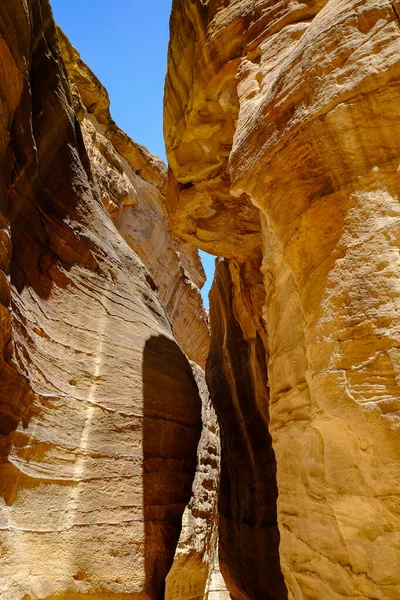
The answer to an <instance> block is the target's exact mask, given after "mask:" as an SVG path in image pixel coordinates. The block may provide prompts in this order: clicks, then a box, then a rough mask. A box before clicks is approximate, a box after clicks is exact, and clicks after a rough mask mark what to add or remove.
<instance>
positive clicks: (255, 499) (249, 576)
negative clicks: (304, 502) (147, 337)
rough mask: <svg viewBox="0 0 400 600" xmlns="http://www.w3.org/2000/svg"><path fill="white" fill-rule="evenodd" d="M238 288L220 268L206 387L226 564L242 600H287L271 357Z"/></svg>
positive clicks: (224, 263) (229, 580) (226, 263)
mask: <svg viewBox="0 0 400 600" xmlns="http://www.w3.org/2000/svg"><path fill="white" fill-rule="evenodd" d="M231 268H232V265H231ZM235 283H236V284H237V282H235V281H234V280H233V279H232V275H231V269H230V265H229V261H222V260H221V261H219V263H218V266H217V270H216V275H215V279H214V283H213V287H212V291H211V295H210V307H211V310H210V319H211V331H212V335H211V349H210V354H209V357H208V365H207V379H208V384H209V388H210V393H211V396H212V398H213V401H214V405H215V408H216V411H217V415H218V419H219V423H220V425H221V441H222V448H221V484H220V486H221V488H220V500H219V511H220V518H219V522H220V542H219V550H220V563H221V569H222V574H223V575H224V577H225V581H226V582H227V585H228V588H229V590H230V592H231V594H232V598H234V599H235V600H244V599H246V600H250V599H254V600H258V599H259V600H261V599H265V600H286V598H287V592H286V587H285V584H284V581H283V576H282V572H281V568H280V562H279V531H278V524H277V511H276V501H277V495H278V490H277V485H276V463H275V456H274V451H273V449H272V440H271V436H270V434H269V431H268V402H269V398H268V376H267V363H266V356H265V350H264V346H263V343H262V339H261V337H260V335H259V333H258V332H257V331H256V330H255V329H253V331H251V330H250V331H249V329H246V322H242V323H241V322H240V316H239V318H238V317H237V316H236V315H237V314H238V311H237V310H235V307H234V302H235V300H234V291H233V287H234V285H235ZM239 283H240V284H241V286H243V285H245V284H246V282H245V281H240V282H239ZM242 291H243V290H236V295H237V293H238V292H239V294H240V292H242ZM239 314H240V313H239ZM238 565H241V566H242V565H246V568H245V569H243V568H238Z"/></svg>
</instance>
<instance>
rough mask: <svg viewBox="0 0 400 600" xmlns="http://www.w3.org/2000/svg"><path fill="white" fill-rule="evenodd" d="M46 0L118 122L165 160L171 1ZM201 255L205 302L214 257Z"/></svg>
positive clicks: (137, 140)
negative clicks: (103, 91)
mask: <svg viewBox="0 0 400 600" xmlns="http://www.w3.org/2000/svg"><path fill="white" fill-rule="evenodd" d="M50 2H51V5H52V7H53V11H54V16H55V19H56V21H57V23H58V24H59V25H60V26H61V28H62V29H63V30H64V32H65V33H66V34H67V36H68V37H69V39H70V40H71V42H72V44H73V45H74V46H75V47H76V48H77V49H78V50H79V52H80V54H81V56H82V59H83V60H84V61H85V62H86V63H87V64H88V65H89V67H90V68H91V69H92V71H93V72H94V73H95V74H96V75H97V77H98V78H99V79H100V81H101V82H102V83H103V85H104V86H105V87H106V89H107V90H108V93H109V95H110V99H111V113H112V116H113V118H114V120H115V121H116V123H118V125H119V126H120V127H121V128H122V129H123V130H124V131H126V133H127V134H128V135H130V136H131V137H132V138H133V139H134V140H135V141H136V142H138V143H139V144H143V145H144V146H146V147H147V148H148V149H149V150H150V151H151V152H152V153H153V154H156V155H157V156H159V157H160V158H162V159H163V160H164V161H166V157H165V147H164V140H163V133H162V114H163V93H164V78H165V71H166V64H167V48H168V38H169V29H168V28H169V14H170V11H171V0H147V2H143V0H114V2H113V3H112V5H111V6H110V0H50ZM201 255H202V260H203V264H204V267H205V270H206V273H207V277H208V281H207V283H206V285H205V286H204V288H203V290H202V294H203V298H204V301H205V304H206V306H208V299H207V295H208V289H209V286H210V284H211V283H212V281H211V280H212V278H213V272H214V257H213V256H209V255H206V254H204V253H201Z"/></svg>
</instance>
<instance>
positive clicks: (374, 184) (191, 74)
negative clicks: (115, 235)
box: [165, 0, 400, 600]
mask: <svg viewBox="0 0 400 600" xmlns="http://www.w3.org/2000/svg"><path fill="white" fill-rule="evenodd" d="M399 14H400V9H399V4H398V3H397V2H393V3H391V2H389V1H388V0H378V1H377V2H375V1H374V2H372V0H346V1H345V0H329V1H327V0H310V1H306V2H303V3H300V2H297V1H294V2H292V1H290V2H289V1H287V0H279V1H278V2H269V1H267V2H266V1H264V0H256V1H254V0H251V1H250V0H230V1H229V0H228V1H220V0H205V1H204V0H193V1H192V2H186V1H184V0H174V2H173V10H172V18H171V41H170V48H169V65H168V75H167V82H166V95H165V138H166V144H167V155H168V161H169V164H170V166H171V169H172V172H173V173H172V174H171V178H170V183H169V193H167V205H168V210H169V212H170V220H171V223H172V226H173V228H174V231H175V232H176V234H177V235H179V236H181V237H182V238H183V239H185V240H188V241H191V242H192V243H194V244H197V245H198V247H200V248H203V249H204V250H208V251H209V252H211V253H214V254H216V255H220V256H223V257H225V258H226V259H229V260H228V262H226V261H225V262H222V263H221V264H220V267H219V271H218V274H217V278H216V284H215V289H214V291H213V293H212V302H213V305H212V307H211V329H212V340H211V353H210V357H209V361H208V366H207V371H208V381H209V384H210V389H211V393H212V397H213V401H214V403H215V405H216V408H217V411H218V418H219V422H220V426H221V434H222V440H221V443H222V457H221V461H222V463H221V467H222V474H221V477H222V479H221V495H220V501H219V503H220V513H221V539H220V552H221V568H222V572H223V574H224V575H225V577H226V580H227V583H228V587H229V589H230V591H231V593H232V597H233V598H235V599H236V600H239V599H240V600H243V599H247V600H250V599H251V600H254V599H265V598H268V597H271V598H280V597H285V594H286V593H287V597H288V598H289V599H290V600H321V599H322V598H323V599H324V600H325V599H326V600H339V599H342V598H344V597H346V598H351V599H354V600H355V599H356V598H358V599H360V598H361V599H363V600H378V599H379V600H397V599H398V598H399V597H400V563H399V556H400V553H399V548H400V533H399V531H400V502H399V495H400V490H399V475H400V468H399V467H400V462H399V460H400V445H399V442H398V431H399V400H398V398H399V388H398V385H399V361H398V349H399V346H400V332H399V317H398V312H399V308H400V305H399V302H400V300H399V299H400V295H399V284H398V265H399V217H400V210H399V200H398V195H399V178H398V169H399V164H400V148H399V143H400V142H399V140H400V136H399V131H398V129H399V124H398V123H399V122H400V121H399V118H398V117H399V115H398V112H399V110H400V102H399V91H400V90H399V77H400V27H399ZM258 257H260V263H261V269H260V271H261V273H262V276H263V281H264V292H265V298H264V299H263V306H262V309H261V313H262V317H263V324H264V326H265V334H264V335H262V331H261V332H259V338H258V337H257V338H256V339H257V340H259V341H258V342H257V347H259V348H260V350H259V353H258V354H257V357H256V355H255V351H254V348H255V345H256V342H255V341H254V340H255V338H254V337H250V338H249V337H248V336H247V337H246V334H245V332H246V327H245V326H244V323H243V321H242V320H241V318H240V316H241V315H242V317H243V313H241V315H238V314H235V309H234V305H233V303H234V302H235V289H238V287H237V284H235V282H234V280H233V279H232V273H233V271H232V269H234V270H235V271H236V272H237V271H238V270H239V271H240V270H244V269H246V268H249V267H248V265H249V263H251V262H252V261H253V260H255V259H258ZM257 285H258V277H256V276H255V274H253V276H252V278H251V279H250V280H247V283H244V284H241V285H240V294H239V295H240V296H241V297H242V299H243V303H244V304H245V305H246V304H247V306H249V305H250V307H252V306H253V307H254V306H257V302H255V303H254V300H253V299H251V297H250V296H249V291H248V290H252V289H255V288H256V286H257ZM236 296H237V293H236ZM247 312H250V313H251V312H253V315H254V314H256V313H257V310H252V309H251V308H250V310H248V311H247ZM247 323H249V321H248V320H247ZM261 346H262V348H261ZM263 360H265V361H266V367H265V365H263V366H261V365H262V364H263ZM255 372H256V373H257V378H255V377H254V373H255ZM258 377H261V378H262V380H263V381H264V385H263V386H258V388H257V386H256V385H255V381H256V380H257V379H258ZM266 381H268V386H267V384H266ZM267 387H268V389H267ZM256 392H257V393H256ZM260 428H264V432H265V433H264V435H263V437H262V440H263V444H261V445H260V444H259V443H258V442H257V439H258V436H259V435H260V434H259V431H260ZM235 429H236V431H235ZM267 429H268V430H269V433H270V435H271V437H272V447H273V452H272V451H271V449H270V448H269V446H268V434H267ZM234 440H236V442H234ZM234 444H235V445H234ZM224 448H226V449H229V450H230V451H229V452H224ZM253 448H257V452H254V451H253V456H254V459H253V464H252V465H251V467H252V469H253V474H254V475H252V476H250V477H249V469H250V463H251V456H252V450H253ZM267 448H269V449H267ZM239 449H240V450H239ZM267 456H269V459H268V458H267ZM274 460H276V480H275V486H276V488H275V489H276V492H275V493H273V489H274V488H273V486H272V487H270V486H271V485H272V484H273V479H274V471H273V462H274ZM264 461H265V462H264ZM263 463H264V465H263ZM249 479H250V480H251V483H249ZM267 481H270V484H269V485H266V484H267ZM266 488H267V490H268V491H269V495H268V499H267V497H266ZM266 502H267V504H266ZM274 510H275V511H276V514H277V523H278V529H279V537H280V541H279V562H280V566H281V569H282V573H283V576H284V580H285V585H286V588H287V592H285V591H284V590H283V589H282V587H280V588H279V589H276V588H275V589H274V587H273V586H274V584H275V583H276V581H278V580H279V569H278V568H277V550H278V542H277V535H276V534H275V533H273V531H274V527H275V526H274V517H273V515H274ZM263 511H265V514H267V513H268V512H269V517H268V518H267V522H268V523H269V525H270V526H269V527H265V528H264V540H263V541H261V540H262V537H263V533H262V532H261V524H262V522H263V521H262V519H263V517H262V514H263ZM246 514H247V515H250V519H249V522H248V523H247V522H246V520H245V519H244V517H245V516H246ZM225 521H227V522H228V521H229V526H227V527H225V526H224V522H225ZM245 526H246V527H248V531H249V532H250V531H251V534H250V533H249V535H248V536H247V537H246V536H245V535H244V533H243V531H244V527H245ZM275 531H276V529H275ZM225 544H226V551H225V550H224V546H225ZM259 544H262V546H261V547H262V548H263V549H265V551H264V550H263V551H260V547H259ZM267 548H269V549H270V555H268V554H267V552H266V550H267ZM273 565H275V568H272V567H273Z"/></svg>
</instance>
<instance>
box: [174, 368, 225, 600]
mask: <svg viewBox="0 0 400 600" xmlns="http://www.w3.org/2000/svg"><path fill="white" fill-rule="evenodd" d="M192 367H193V371H194V374H195V378H196V382H197V385H198V388H199V390H200V394H201V398H202V406H203V410H202V422H203V430H202V434H201V438H200V442H199V446H198V450H197V468H196V475H195V478H194V481H193V487H192V497H191V499H190V502H189V504H188V506H187V507H186V510H185V512H184V514H183V518H182V530H181V535H180V538H179V542H178V546H177V550H176V553H175V558H174V563H173V565H172V568H171V570H170V572H169V573H168V577H167V580H166V590H165V599H166V600H199V599H200V598H204V599H205V600H229V598H230V596H229V593H228V592H227V590H226V586H225V583H224V581H223V579H222V576H221V574H220V571H219V561H218V492H219V483H220V454H221V448H220V438H219V427H218V423H217V416H216V414H215V410H214V408H213V406H212V404H211V400H210V396H209V393H208V389H207V385H206V381H205V376H204V372H203V371H202V370H201V369H199V367H198V366H196V365H194V364H193V365H192Z"/></svg>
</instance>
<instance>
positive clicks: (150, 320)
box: [0, 0, 207, 600]
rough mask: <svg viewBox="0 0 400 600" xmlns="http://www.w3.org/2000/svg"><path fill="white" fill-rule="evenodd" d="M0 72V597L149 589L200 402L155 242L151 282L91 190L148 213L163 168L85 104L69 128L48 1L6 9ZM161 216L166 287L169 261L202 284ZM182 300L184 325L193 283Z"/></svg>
mask: <svg viewBox="0 0 400 600" xmlns="http://www.w3.org/2000/svg"><path fill="white" fill-rule="evenodd" d="M0 70H1V74H2V77H1V78H0V102H1V118H0V193H1V195H0V210H1V216H0V224H1V232H0V238H1V245H0V268H1V271H0V305H1V308H0V350H1V351H0V357H1V358H0V381H1V385H0V557H1V569H0V596H1V598H2V599H4V600H22V599H24V600H28V598H29V599H30V600H36V599H44V598H46V599H56V598H57V599H68V600H73V599H76V600H78V599H79V600H82V599H83V598H92V599H98V598H103V597H104V598H109V599H112V598H115V599H117V598H136V599H138V600H145V599H147V600H150V599H152V600H155V599H157V598H159V597H162V596H163V593H164V592H163V588H164V585H165V584H164V582H165V577H166V575H167V573H168V571H169V569H170V566H171V564H172V561H173V557H174V552H175V549H176V544H177V542H178V538H179V535H180V529H181V518H182V514H183V511H184V509H185V505H186V504H187V502H188V501H189V498H190V494H191V487H192V483H193V478H194V473H195V465H196V447H197V443H198V440H199V436H200V427H201V399H200V397H199V392H198V388H197V385H196V382H195V380H194V377H193V374H192V370H191V367H190V364H189V362H188V360H187V358H186V356H185V355H184V353H183V352H182V350H181V348H180V347H179V345H178V344H177V343H176V341H175V339H174V337H173V333H172V329H171V326H170V323H169V320H168V318H167V315H166V312H165V310H164V307H163V305H162V303H161V301H160V296H159V295H158V293H157V292H156V287H159V288H160V291H161V287H162V285H164V283H165V282H164V279H163V278H165V277H166V276H167V275H166V274H165V273H164V271H163V268H162V267H158V266H157V261H159V254H157V252H158V250H157V248H156V247H154V248H153V250H154V263H151V264H150V261H149V268H150V270H151V272H152V275H153V277H151V275H150V274H149V272H148V271H147V269H146V268H145V267H144V265H143V263H142V261H141V260H140V258H138V256H137V255H136V254H135V252H133V250H132V248H130V247H129V245H128V244H127V243H126V241H125V240H124V239H123V237H122V236H121V234H120V233H119V232H118V231H117V229H116V228H115V226H114V224H113V223H112V220H111V219H110V217H109V215H108V214H107V212H106V210H105V208H104V206H103V203H102V199H103V202H106V203H108V204H111V203H112V202H113V203H114V207H113V211H111V212H114V213H119V212H121V211H122V212H123V211H124V208H123V207H124V206H129V203H131V202H132V203H134V201H135V198H136V199H137V202H138V204H141V202H143V203H144V202H145V201H147V200H146V198H147V197H148V202H149V206H152V207H153V210H154V214H155V215H157V218H158V217H159V215H160V214H161V212H162V210H161V208H160V207H159V205H158V203H159V202H160V199H159V196H158V195H157V194H160V193H161V191H162V190H163V186H165V173H164V171H163V168H162V165H161V164H160V163H159V162H158V161H157V160H156V159H153V158H152V157H150V156H149V155H148V154H147V153H146V152H145V151H144V150H143V149H141V148H140V147H137V146H136V145H135V144H133V143H132V142H131V141H130V140H128V139H127V138H124V137H123V135H122V134H121V133H120V132H118V131H117V130H116V131H115V136H117V137H118V136H119V137H118V140H120V143H121V144H123V143H126V153H128V152H131V153H132V155H134V157H135V158H132V159H130V162H129V168H128V166H127V165H128V159H127V158H125V159H124V160H125V161H126V162H123V160H122V158H120V157H119V156H118V155H117V151H116V150H115V149H113V143H111V142H109V141H108V140H107V139H106V137H105V136H104V131H103V129H101V121H99V122H97V121H96V119H95V116H93V117H92V119H89V116H88V115H86V114H84V109H83V108H82V114H80V115H79V116H80V118H81V119H82V127H83V130H82V129H81V125H80V123H79V121H78V118H77V115H76V112H75V107H76V102H77V101H79V99H77V98H75V106H74V102H73V98H72V94H71V88H70V84H69V81H68V77H67V72H66V69H65V66H64V63H63V58H62V54H61V50H60V46H59V40H58V35H57V32H56V28H55V25H54V22H53V18H52V14H51V10H50V7H49V3H48V0H28V2H26V1H25V0H13V2H5V3H2V4H1V6H0ZM90 77H91V76H90ZM90 77H89V79H90ZM88 82H89V83H90V85H92V82H91V81H89V80H88ZM89 83H88V85H89ZM101 89H102V88H101V86H99V87H98V88H97V87H96V86H95V87H94V88H93V89H91V93H93V94H94V95H95V96H96V94H98V93H101ZM99 90H100V92H99ZM99 119H100V117H99ZM105 126H106V124H104V123H103V127H105ZM82 131H83V134H82ZM90 136H92V137H91V139H92V141H93V143H92V145H90V143H89V142H88V139H89V137H90ZM121 152H122V151H121ZM88 154H89V155H88ZM121 156H122V154H121ZM96 161H97V162H96ZM107 161H108V162H107ZM135 161H137V162H135ZM132 165H138V166H133V167H132ZM103 168H104V172H103V171H102V169H103ZM124 169H125V171H124ZM130 169H132V171H131V170H130ZM134 170H136V171H138V172H139V171H140V176H139V175H138V173H134ZM114 171H115V172H114ZM102 174H103V175H104V182H103V180H102V179H101V175H102ZM114 184H115V188H114V187H113V186H114ZM107 186H109V188H110V193H108V192H109V190H108V188H107ZM112 190H114V191H115V195H113V194H112V193H111V191H112ZM137 190H139V191H137ZM130 194H131V195H130ZM134 194H136V197H134ZM124 200H126V202H125V205H124V204H123V201H124ZM153 200H154V205H153V204H152V202H153ZM141 210H144V209H143V207H142V208H141ZM113 216H114V215H113ZM160 218H161V217H160ZM116 220H118V219H116ZM120 221H121V223H123V225H120V226H121V227H122V226H124V227H126V228H127V229H129V220H128V219H125V218H121V219H120ZM155 227H157V223H156V224H155ZM158 227H159V231H160V232H161V233H160V235H161V236H164V237H162V241H163V243H166V244H169V246H168V248H169V249H168V250H166V251H165V252H166V254H167V255H168V256H169V257H170V258H168V260H170V261H172V262H173V261H175V262H174V263H173V264H174V267H173V269H172V267H171V270H172V273H170V274H168V276H171V279H170V280H169V285H171V286H172V282H173V284H174V285H175V288H176V289H177V290H188V289H190V290H192V287H193V289H194V287H195V286H194V285H193V286H192V284H190V283H187V282H182V275H183V274H184V271H183V267H178V266H177V265H178V262H177V260H178V259H177V258H176V257H177V256H180V257H181V258H183V259H184V261H185V262H184V264H187V266H186V267H185V268H186V270H187V271H188V272H190V274H191V276H193V277H194V278H195V281H196V282H197V283H200V279H201V273H200V274H199V273H198V272H199V268H198V264H196V262H194V263H193V262H192V263H190V264H191V265H193V264H194V266H189V260H192V259H193V258H194V255H193V254H192V253H191V252H188V253H187V254H186V255H185V253H184V250H183V249H181V248H180V247H179V246H178V245H176V242H175V241H174V240H173V239H172V238H169V237H168V235H169V234H168V227H167V226H166V225H165V226H164V229H163V227H162V226H161V225H158ZM142 233H143V237H144V238H146V232H145V231H143V232H142ZM124 235H125V234H124ZM147 235H148V238H149V239H150V240H151V238H152V232H151V231H149V232H148V234H147ZM126 237H129V240H130V234H129V236H128V234H126ZM129 240H128V241H129ZM153 242H154V239H153ZM146 243H148V244H149V245H148V246H146V248H145V249H142V254H143V256H144V255H145V254H146V253H147V254H148V253H150V246H151V242H150V241H146ZM131 245H133V244H131ZM174 253H175V255H174ZM147 254H146V256H147ZM172 262H171V264H172ZM175 276H177V278H178V281H177V280H175V279H174V277H175ZM185 277H186V275H185ZM179 293H181V297H182V298H183V297H186V298H187V300H184V301H182V302H183V303H185V302H186V303H187V304H186V306H188V307H189V308H188V310H189V309H190V311H191V312H190V311H189V314H188V316H187V318H188V320H189V321H188V322H189V324H190V323H193V322H194V319H195V315H196V314H197V312H196V311H198V304H196V302H197V300H193V303H192V304H191V302H192V300H191V299H193V298H194V299H195V297H196V294H197V296H198V293H197V292H196V293H195V294H192V291H189V292H187V291H181V292H179ZM179 293H178V294H179ZM161 295H162V294H161ZM168 302H169V314H170V315H171V320H173V321H175V323H181V324H182V325H177V326H176V329H177V330H178V333H177V335H179V328H180V327H181V326H182V327H183V322H184V321H183V320H181V321H179V319H180V317H179V316H178V315H176V314H175V313H176V312H177V310H178V307H177V306H175V307H174V305H173V303H174V299H173V298H171V299H170V301H168V300H166V303H167V304H168ZM185 310H186V309H185ZM201 318H202V317H201ZM199 327H200V329H199V331H203V334H201V335H202V336H203V337H202V338H201V339H202V340H203V339H204V338H206V329H207V328H206V327H205V323H204V320H203V323H202V324H201V323H200V325H199ZM196 335H198V336H199V337H200V334H196ZM202 343H203V342H202ZM202 352H203V354H202V355H201V353H200V355H196V357H197V358H198V359H199V361H201V360H202V359H203V358H202V357H204V349H202Z"/></svg>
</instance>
